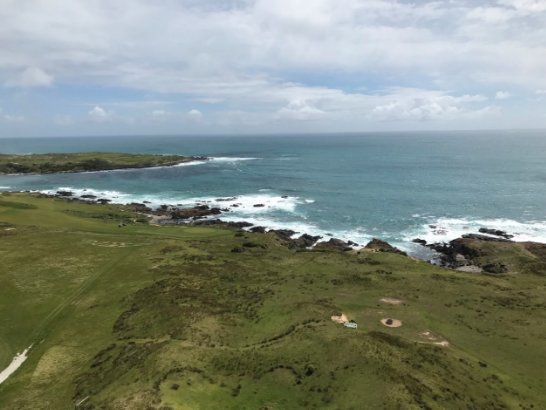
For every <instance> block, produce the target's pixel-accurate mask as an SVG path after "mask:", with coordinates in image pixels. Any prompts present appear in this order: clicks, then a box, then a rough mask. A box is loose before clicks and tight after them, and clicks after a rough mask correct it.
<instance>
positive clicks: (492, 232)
mask: <svg viewBox="0 0 546 410" xmlns="http://www.w3.org/2000/svg"><path fill="white" fill-rule="evenodd" d="M479 231H480V233H486V234H489V235H494V236H500V237H502V238H504V239H512V238H513V237H514V235H510V234H508V233H506V232H505V231H501V230H499V229H490V228H480V229H479Z"/></svg>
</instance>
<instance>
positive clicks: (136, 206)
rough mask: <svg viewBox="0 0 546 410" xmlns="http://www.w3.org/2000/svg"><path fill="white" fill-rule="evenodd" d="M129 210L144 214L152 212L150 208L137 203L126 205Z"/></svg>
mask: <svg viewBox="0 0 546 410" xmlns="http://www.w3.org/2000/svg"><path fill="white" fill-rule="evenodd" d="M127 206H128V207H129V208H130V209H131V210H133V211H135V212H146V213H149V212H152V208H150V207H147V206H146V205H144V204H141V203H138V202H132V203H130V204H129V205H127Z"/></svg>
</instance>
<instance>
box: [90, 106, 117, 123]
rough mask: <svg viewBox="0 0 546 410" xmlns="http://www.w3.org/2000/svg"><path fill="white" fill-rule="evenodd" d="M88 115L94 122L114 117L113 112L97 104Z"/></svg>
mask: <svg viewBox="0 0 546 410" xmlns="http://www.w3.org/2000/svg"><path fill="white" fill-rule="evenodd" d="M87 115H88V116H89V119H90V120H91V121H93V122H106V121H109V120H111V119H112V118H113V114H112V112H110V111H106V110H105V109H104V108H102V107H100V106H98V105H95V107H93V109H92V110H90V111H89V112H88V113H87Z"/></svg>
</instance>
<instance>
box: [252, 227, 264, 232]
mask: <svg viewBox="0 0 546 410" xmlns="http://www.w3.org/2000/svg"><path fill="white" fill-rule="evenodd" d="M250 232H256V233H265V227H263V226H255V227H253V228H250Z"/></svg>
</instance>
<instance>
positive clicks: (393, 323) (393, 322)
mask: <svg viewBox="0 0 546 410" xmlns="http://www.w3.org/2000/svg"><path fill="white" fill-rule="evenodd" d="M381 323H382V324H383V325H384V326H387V327H400V326H402V321H401V320H398V319H391V318H388V317H387V318H384V319H381Z"/></svg>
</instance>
